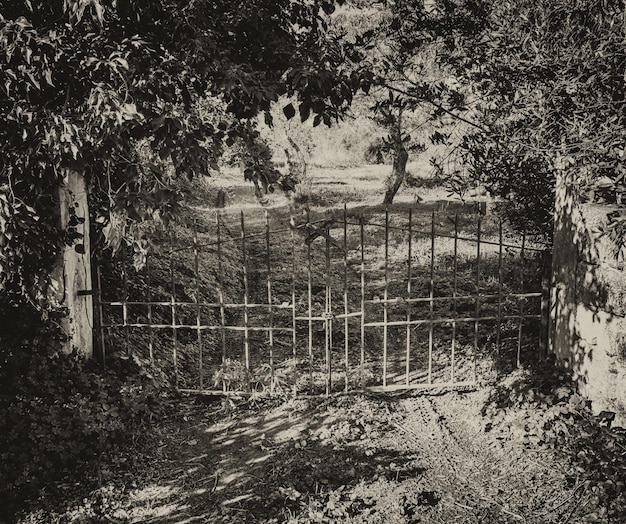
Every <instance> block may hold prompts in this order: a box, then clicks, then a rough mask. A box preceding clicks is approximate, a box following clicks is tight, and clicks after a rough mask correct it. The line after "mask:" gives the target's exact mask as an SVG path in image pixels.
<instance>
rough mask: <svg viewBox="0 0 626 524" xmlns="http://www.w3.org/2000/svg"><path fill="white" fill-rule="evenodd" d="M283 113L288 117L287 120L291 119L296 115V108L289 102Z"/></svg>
mask: <svg viewBox="0 0 626 524" xmlns="http://www.w3.org/2000/svg"><path fill="white" fill-rule="evenodd" d="M283 113H284V114H285V116H286V117H287V120H291V119H292V118H293V117H294V116H296V110H295V108H294V107H293V104H287V105H286V106H285V107H283Z"/></svg>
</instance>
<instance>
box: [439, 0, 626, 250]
mask: <svg viewBox="0 0 626 524" xmlns="http://www.w3.org/2000/svg"><path fill="white" fill-rule="evenodd" d="M461 6H462V9H465V10H466V11H468V12H473V13H478V12H479V11H480V12H482V13H484V16H483V23H482V25H477V26H475V29H476V31H475V32H474V34H471V33H465V34H464V35H461V34H460V33H454V34H455V36H456V37H455V39H454V40H450V41H448V42H447V46H446V49H447V53H446V59H447V61H448V62H449V63H450V64H451V65H452V66H454V67H455V69H456V72H457V74H458V75H459V79H462V80H463V81H464V83H467V84H468V85H470V86H471V88H472V93H471V95H469V96H468V108H469V111H468V112H466V113H465V116H466V117H467V118H469V119H470V120H471V121H472V124H473V125H472V126H471V128H470V129H471V131H472V132H471V133H470V134H468V136H467V137H466V139H465V141H464V143H463V144H462V147H461V148H460V149H459V151H460V152H461V157H460V158H461V160H462V167H463V171H462V172H461V173H459V175H462V176H469V179H470V181H471V183H472V184H475V183H483V184H484V185H485V186H486V187H487V189H488V190H489V191H490V192H491V193H493V194H494V195H497V196H499V197H503V198H505V199H506V200H507V201H508V202H510V203H511V206H510V208H509V209H510V213H509V214H510V217H511V218H512V219H513V221H514V222H515V223H517V224H518V225H520V227H524V226H526V227H527V228H528V229H530V230H532V231H534V232H537V233H541V234H544V235H545V236H546V237H549V236H550V233H551V228H552V225H551V216H552V209H553V202H554V197H553V186H554V177H555V172H556V171H557V170H559V169H562V170H564V173H565V174H566V175H567V176H568V177H569V179H570V183H571V184H572V185H573V186H575V187H576V188H577V189H578V191H579V192H580V193H581V195H582V196H583V198H588V199H591V200H596V201H598V200H600V201H606V202H612V203H615V202H619V201H621V193H622V192H623V190H624V188H625V181H624V175H625V173H626V171H625V167H624V162H623V158H624V119H625V118H626V112H625V106H624V93H625V91H624V90H625V85H624V74H625V73H626V53H625V52H624V46H623V42H624V38H625V36H626V35H625V25H624V14H625V12H624V6H623V3H621V2H615V1H611V0H607V1H602V2H598V1H595V0H577V1H576V2H571V1H565V0H562V1H561V0H559V1H556V2H555V1H543V0H541V1H534V0H533V1H531V0H528V1H521V2H519V1H504V2H502V1H487V2H481V3H480V5H479V6H477V5H476V4H475V3H474V2H472V1H469V2H463V3H462V4H461ZM614 218H615V220H614V221H613V226H614V231H615V232H616V233H617V235H616V238H618V237H620V236H621V235H620V234H619V230H620V229H623V219H621V218H619V216H615V217H614Z"/></svg>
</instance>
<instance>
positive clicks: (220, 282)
mask: <svg viewBox="0 0 626 524" xmlns="http://www.w3.org/2000/svg"><path fill="white" fill-rule="evenodd" d="M220 218H221V217H220V214H219V211H218V212H217V213H215V221H216V223H217V299H218V301H219V303H220V335H221V338H222V374H224V373H225V372H226V308H225V307H224V266H223V264H222V231H221V226H220V222H221V221H220ZM222 390H223V391H224V392H226V381H222Z"/></svg>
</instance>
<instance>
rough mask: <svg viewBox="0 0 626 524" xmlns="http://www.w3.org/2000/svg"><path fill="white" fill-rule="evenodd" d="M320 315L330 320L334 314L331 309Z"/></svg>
mask: <svg viewBox="0 0 626 524" xmlns="http://www.w3.org/2000/svg"><path fill="white" fill-rule="evenodd" d="M322 316H323V317H324V318H327V319H328V320H332V319H334V318H335V314H334V313H333V312H332V311H324V314H323V315H322Z"/></svg>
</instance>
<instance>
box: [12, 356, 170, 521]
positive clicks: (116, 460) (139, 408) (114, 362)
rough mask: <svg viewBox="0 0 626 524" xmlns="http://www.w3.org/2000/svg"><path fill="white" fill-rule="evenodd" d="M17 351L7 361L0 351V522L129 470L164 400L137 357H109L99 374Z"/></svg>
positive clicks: (78, 362)
mask: <svg viewBox="0 0 626 524" xmlns="http://www.w3.org/2000/svg"><path fill="white" fill-rule="evenodd" d="M20 349H22V353H20V352H19V351H14V352H12V353H11V354H10V355H9V356H7V354H8V353H9V352H8V347H7V346H4V347H3V348H2V353H3V356H4V360H5V361H8V362H9V363H13V365H12V366H11V365H9V366H3V367H2V368H1V369H0V383H1V386H0V420H2V424H0V443H1V445H0V508H1V509H0V522H10V521H11V519H12V518H13V517H15V514H16V513H17V512H18V511H19V510H22V509H26V508H33V507H36V506H37V504H38V503H43V504H44V505H45V506H50V505H51V504H52V505H54V501H55V500H57V501H58V500H63V498H67V493H68V491H69V492H72V490H78V491H80V490H81V489H82V490H84V488H85V486H92V487H97V485H98V484H99V483H100V482H101V480H102V474H103V471H106V470H108V469H109V468H111V469H121V468H123V467H132V465H133V461H137V460H140V456H141V453H139V451H140V450H141V449H142V446H144V445H145V444H146V442H147V441H148V440H149V438H150V432H151V427H152V422H153V421H154V420H155V419H157V418H158V417H159V416H160V414H162V413H163V412H164V409H165V408H164V405H165V403H164V399H165V398H167V395H168V388H167V382H166V381H164V380H162V378H161V376H160V375H159V372H158V371H156V370H154V369H151V368H149V367H148V366H147V365H146V364H144V363H143V362H141V361H139V360H138V359H133V358H126V357H121V356H117V357H116V358H110V359H109V360H108V363H107V367H106V369H103V368H102V367H100V366H99V365H98V364H97V363H95V362H93V361H91V362H85V361H84V360H83V359H81V358H78V357H76V356H74V355H63V354H59V353H56V352H54V351H50V350H47V349H44V350H39V351H33V352H32V353H30V354H27V353H26V351H24V348H20ZM16 360H21V361H22V362H20V363H19V365H18V364H17V363H16V362H15V361H16ZM24 360H26V361H25V362H24ZM16 369H17V370H20V372H19V373H15V370H16ZM58 490H60V491H62V492H63V493H64V495H63V496H58V497H57V496H55V493H56V492H57V491H58ZM3 519H6V520H3Z"/></svg>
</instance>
